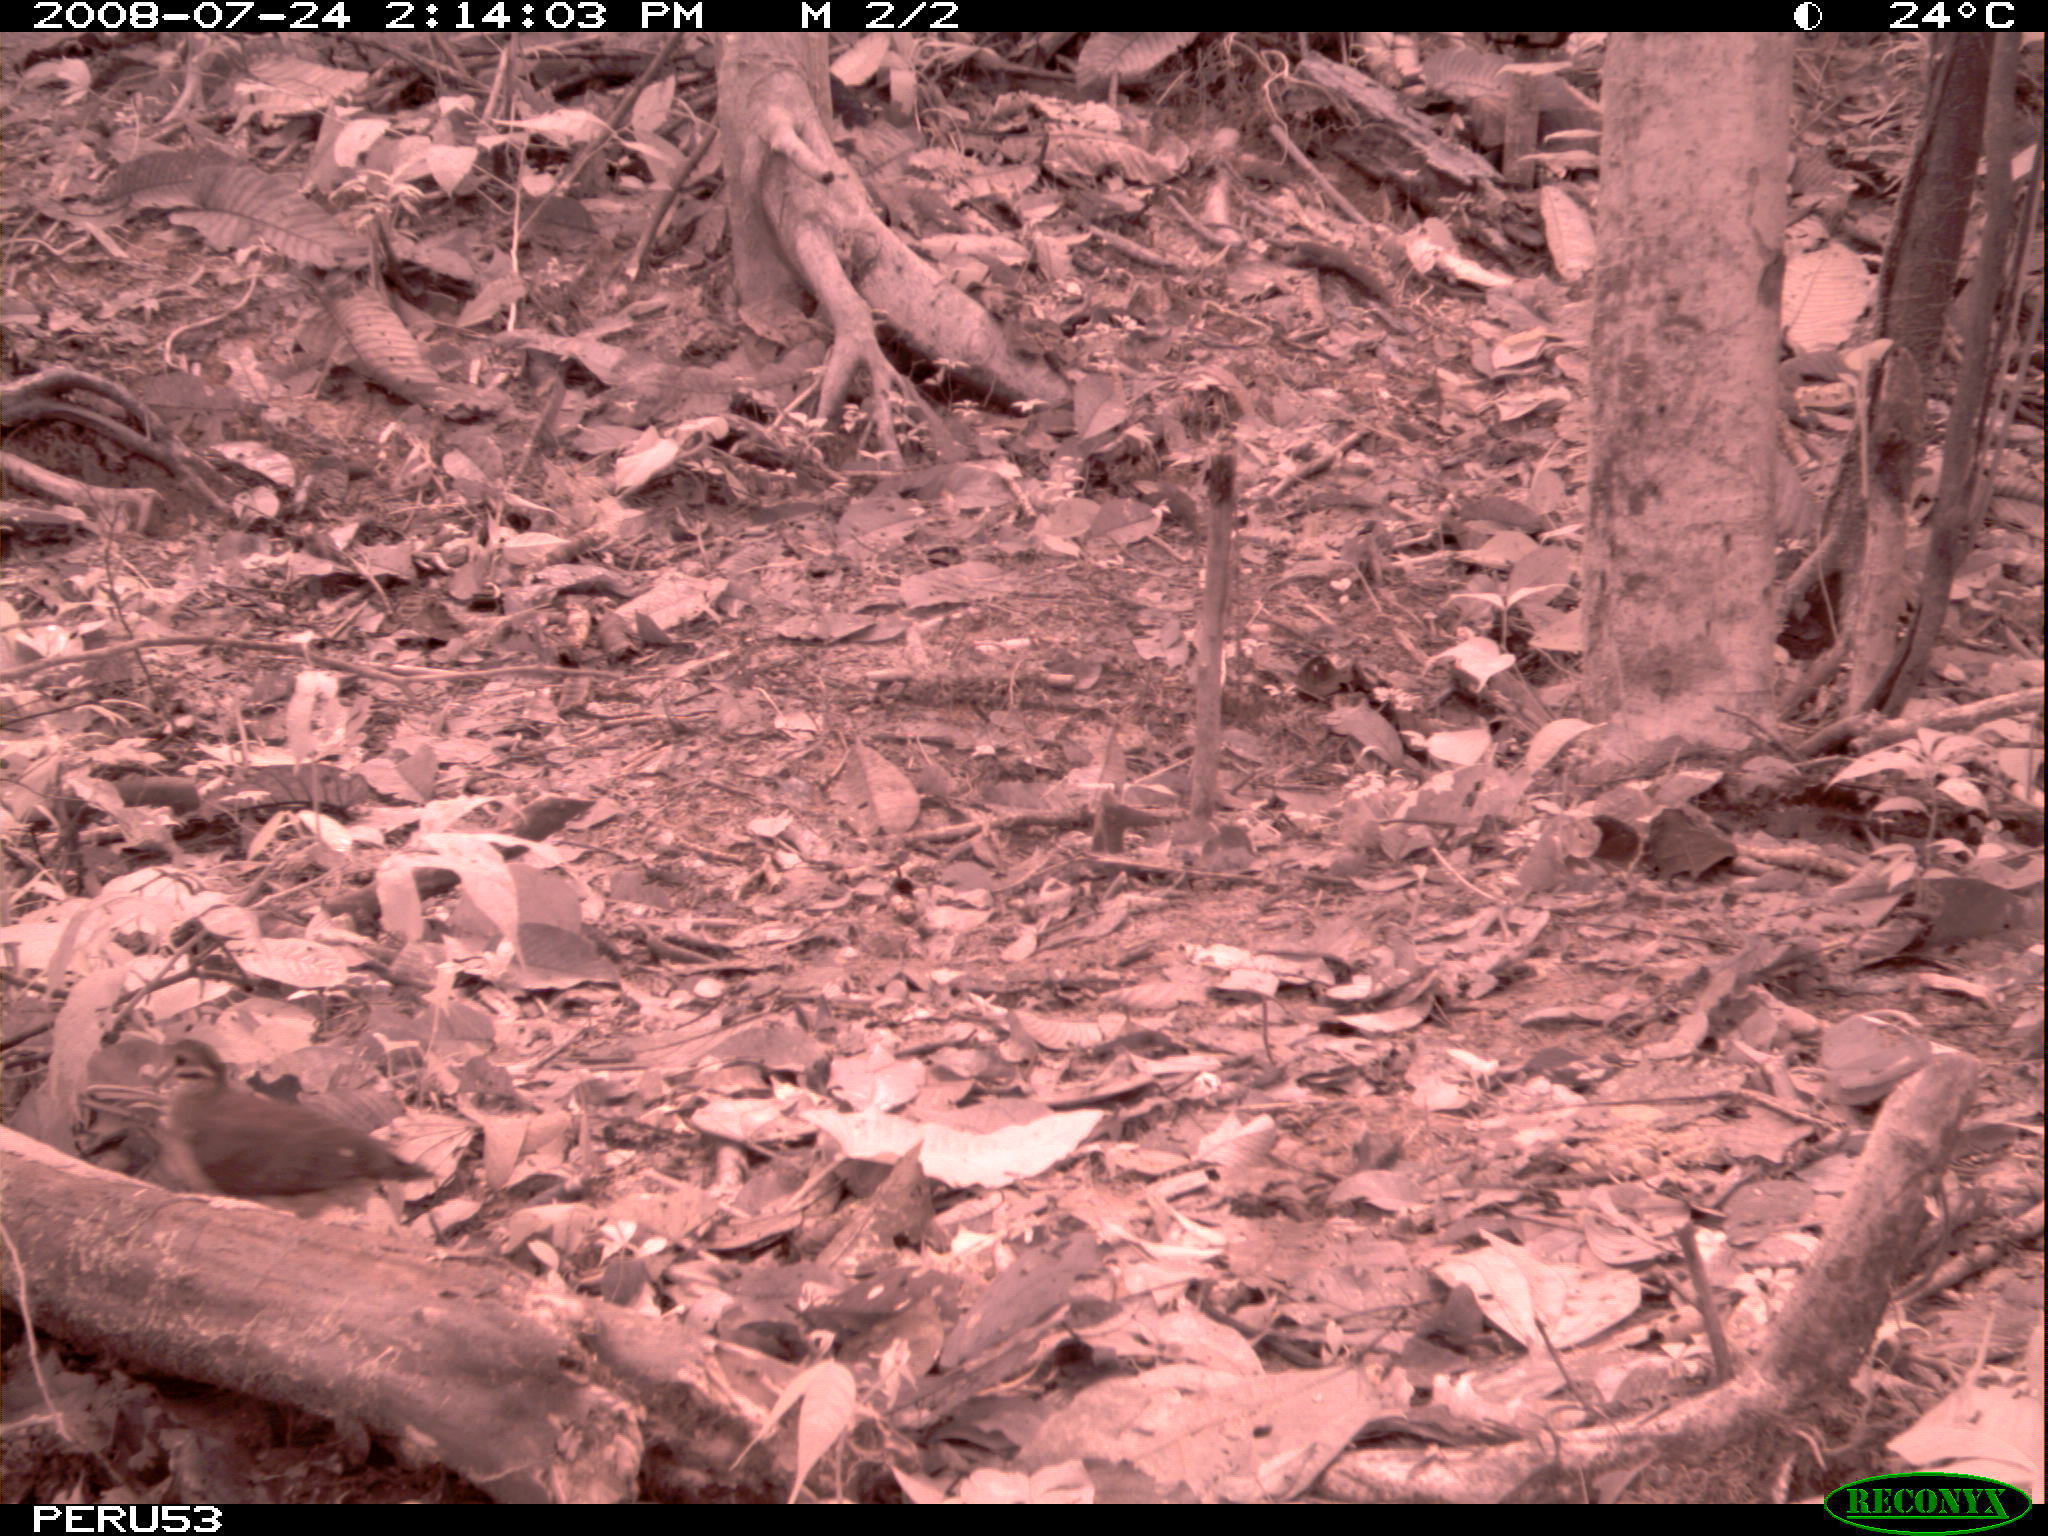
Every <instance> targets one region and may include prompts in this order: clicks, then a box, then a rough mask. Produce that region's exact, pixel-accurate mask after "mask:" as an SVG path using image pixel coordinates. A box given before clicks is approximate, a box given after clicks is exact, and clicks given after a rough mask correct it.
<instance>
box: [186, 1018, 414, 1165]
mask: <svg viewBox="0 0 2048 1536" xmlns="http://www.w3.org/2000/svg"><path fill="white" fill-rule="evenodd" d="M162 1141H163V1161H164V1166H165V1167H166V1168H167V1169H168V1171H169V1172H170V1173H171V1174H172V1175H173V1176H174V1177H175V1178H176V1179H177V1180H178V1182H179V1183H181V1184H183V1185H185V1186H187V1187H188V1188H190V1189H192V1190H195V1191H197V1192H199V1193H201V1194H218V1195H236V1196H239V1197H241V1198H243V1199H248V1200H264V1199H273V1198H276V1199H279V1200H280V1201H282V1200H283V1199H284V1198H285V1197H296V1196H326V1195H333V1194H341V1193H346V1192H349V1191H354V1190H360V1191H364V1192H367V1190H368V1187H369V1185H370V1183H371V1182H372V1181H374V1180H378V1179H419V1178H425V1177H427V1174H428V1171H427V1170H426V1169H425V1168H422V1167H420V1166H419V1165H418V1164H416V1163H409V1162H407V1161H406V1160H405V1159H404V1158H402V1157H400V1156H399V1155H398V1154H397V1153H395V1152H393V1151H392V1150H391V1149H390V1148H389V1147H387V1146H385V1145H384V1144H383V1143H382V1142H380V1141H374V1140H372V1139H371V1138H370V1137H368V1136H365V1135H364V1134H363V1133H362V1132H360V1131H356V1130H351V1129H350V1128H349V1127H347V1126H345V1125H343V1124H341V1122H339V1121H338V1120H331V1119H329V1118H328V1117H327V1116H326V1115H323V1114H321V1113H319V1112H318V1111H317V1110H311V1109H307V1108H306V1107H305V1106H304V1105H301V1104H287V1103H285V1102H283V1101H282V1100H280V1099H273V1098H270V1097H269V1096H268V1095H265V1094H260V1093H252V1092H250V1091H249V1090H248V1089H246V1088H240V1087H237V1086H235V1085H233V1084H231V1083H230V1082H229V1081H228V1070H227V1065H226V1063H224V1062H223V1061H222V1060H221V1058H220V1053H219V1052H218V1051H216V1050H215V1049H214V1048H213V1047H212V1046H210V1045H208V1044H207V1043H206V1042H205V1041H203V1040H191V1039H187V1040H180V1041H179V1042H178V1043H177V1044H176V1045H174V1046H172V1047H171V1062H170V1068H169V1070H168V1073H167V1075H166V1079H165V1104H164V1114H163V1137H162Z"/></svg>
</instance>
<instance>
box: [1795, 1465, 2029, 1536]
mask: <svg viewBox="0 0 2048 1536" xmlns="http://www.w3.org/2000/svg"><path fill="white" fill-rule="evenodd" d="M1822 1502H1823V1503H1824V1504H1825V1505H1826V1506H1827V1512H1828V1513H1829V1514H1831V1515H1833V1516H1834V1517H1835V1518H1836V1519H1837V1520H1839V1521H1841V1522H1842V1523H1843V1524H1844V1525H1854V1526H1859V1527H1861V1528H1862V1529H1863V1530H1866V1531H1885V1532H1893V1531H1901V1532H1904V1531H1910V1532H1912V1533H1913V1536H1926V1533H1939V1536H1963V1533H1964V1532H1965V1531H1990V1530H1996V1529H1997V1528H1998V1527H1999V1526H2001V1525H2009V1524H2011V1523H2012V1522H2013V1521H2015V1520H2017V1519H2019V1517H2020V1516H2021V1515H2024V1514H2025V1513H2026V1512H2027V1511H2028V1510H2030V1509H2032V1508H2033V1507H2034V1501H2033V1500H2032V1499H2030V1498H2028V1497H2027V1495H2026V1494H2025V1493H2024V1492H2022V1491H2021V1490H2020V1489H2018V1488H2015V1487H2013V1486H2012V1484H2010V1483H2000V1482H1994V1481H1993V1480H1992V1479H1990V1478H1988V1477H1976V1476H1974V1475H1972V1474H1971V1473H1968V1472H1894V1473H1892V1474H1890V1475H1889V1476H1885V1477H1865V1478H1859V1479H1858V1480H1857V1481H1855V1482H1853V1483H1844V1484H1842V1486H1841V1487H1839V1488H1837V1489H1836V1490H1835V1491H1834V1492H1833V1493H1831V1494H1829V1495H1828V1496H1827V1498H1826V1499H1825V1500H1823V1501H1822Z"/></svg>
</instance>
